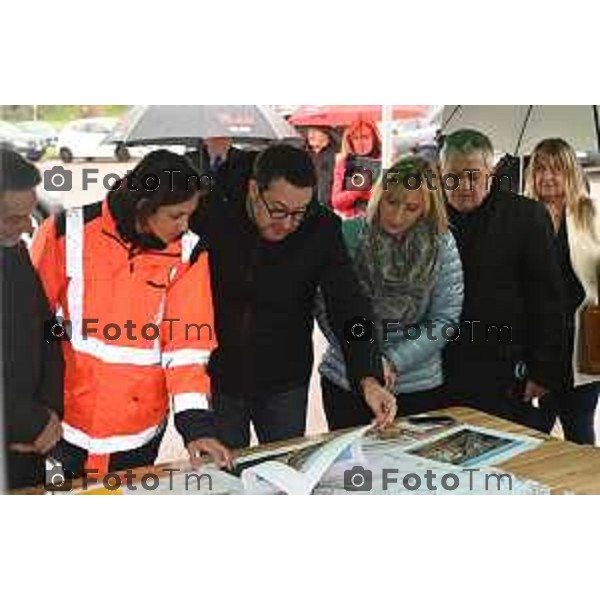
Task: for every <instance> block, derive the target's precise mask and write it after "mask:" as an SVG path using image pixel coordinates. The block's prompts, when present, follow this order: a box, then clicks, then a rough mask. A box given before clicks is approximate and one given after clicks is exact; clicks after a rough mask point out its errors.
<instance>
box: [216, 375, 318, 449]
mask: <svg viewBox="0 0 600 600" xmlns="http://www.w3.org/2000/svg"><path fill="white" fill-rule="evenodd" d="M213 410H214V414H215V422H216V426H217V435H218V438H219V440H220V441H221V442H222V443H223V444H225V445H226V446H228V447H229V448H232V449H234V450H240V449H243V448H247V447H248V446H250V423H252V424H253V425H254V429H255V431H256V435H257V437H258V440H259V442H260V443H261V444H269V443H271V442H280V441H283V440H289V439H293V438H297V437H303V436H304V435H305V433H306V413H307V410H308V386H302V387H298V388H294V389H291V390H289V391H286V392H278V393H258V394H252V395H247V396H240V395H228V394H223V393H222V392H215V393H214V394H213Z"/></svg>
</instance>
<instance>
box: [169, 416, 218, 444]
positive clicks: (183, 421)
mask: <svg viewBox="0 0 600 600" xmlns="http://www.w3.org/2000/svg"><path fill="white" fill-rule="evenodd" d="M175 429H176V430H177V433H179V435H180V436H181V437H182V438H183V442H184V444H185V445H186V446H187V445H188V444H189V443H190V442H195V441H196V440H199V439H202V438H216V437H217V433H216V428H215V420H214V414H213V412H212V411H210V410H186V411H184V412H180V413H177V414H176V415H175Z"/></svg>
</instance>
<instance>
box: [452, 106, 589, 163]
mask: <svg viewBox="0 0 600 600" xmlns="http://www.w3.org/2000/svg"><path fill="white" fill-rule="evenodd" d="M594 109H596V112H597V109H598V106H594V105H571V106H559V105H531V106H530V105H519V106H495V105H489V106H487V105H479V106H477V105H470V106H469V105H454V106H451V105H447V106H445V107H444V112H443V117H442V133H443V134H445V135H447V134H449V133H452V132H453V131H457V130H458V129H464V128H469V129H477V130H478V131H481V132H482V133H485V134H486V135H487V136H489V137H490V138H491V140H492V142H493V144H494V148H495V150H496V151H497V152H499V153H503V154H504V153H510V154H531V152H532V151H533V149H534V147H535V145H536V144H537V143H538V142H540V141H541V140H543V139H545V138H549V137H560V138H563V139H565V140H566V141H567V142H569V143H570V144H571V145H572V146H573V147H574V148H575V150H576V151H578V152H589V151H599V150H600V147H599V139H598V132H597V129H598V125H597V123H596V120H595V114H594V113H595V110H594Z"/></svg>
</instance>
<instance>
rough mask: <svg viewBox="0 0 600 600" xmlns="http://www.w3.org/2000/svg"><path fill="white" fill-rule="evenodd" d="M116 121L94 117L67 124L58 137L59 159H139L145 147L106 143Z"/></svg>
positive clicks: (66, 161)
mask: <svg viewBox="0 0 600 600" xmlns="http://www.w3.org/2000/svg"><path fill="white" fill-rule="evenodd" d="M116 124H117V119H113V118H110V117H97V118H93V119H79V120H77V121H72V122H71V123H69V124H67V125H66V126H65V127H64V128H63V130H62V131H61V132H60V134H59V136H58V142H57V144H56V147H57V148H58V153H59V156H60V158H61V160H62V161H63V162H65V163H70V162H71V161H73V160H74V159H76V158H82V159H84V160H88V161H89V160H94V159H95V158H112V159H113V160H115V159H116V160H118V161H121V162H126V161H128V160H130V159H131V158H142V157H143V156H144V155H145V154H146V153H147V152H148V148H145V147H141V146H140V147H134V148H127V147H126V146H123V145H122V144H114V143H106V138H107V137H108V135H109V134H110V133H111V132H112V130H113V129H114V127H115V125H116Z"/></svg>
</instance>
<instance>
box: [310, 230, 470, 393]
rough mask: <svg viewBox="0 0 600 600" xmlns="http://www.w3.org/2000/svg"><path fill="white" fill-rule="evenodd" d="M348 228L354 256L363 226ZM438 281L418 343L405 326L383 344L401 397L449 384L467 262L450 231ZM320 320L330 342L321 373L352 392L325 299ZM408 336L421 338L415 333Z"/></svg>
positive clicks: (421, 318)
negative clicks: (445, 364) (447, 350)
mask: <svg viewBox="0 0 600 600" xmlns="http://www.w3.org/2000/svg"><path fill="white" fill-rule="evenodd" d="M346 223H347V224H346ZM346 223H345V225H344V227H345V229H344V235H345V238H346V243H347V245H348V249H349V251H350V253H351V254H352V255H353V254H354V253H355V251H356V247H357V244H356V237H357V232H358V228H359V227H358V225H357V222H356V221H355V222H351V221H348V222H346ZM434 277H435V283H434V285H433V288H432V292H431V295H430V297H429V298H427V299H426V300H424V301H423V303H422V305H421V307H420V309H419V313H418V323H419V325H420V329H421V334H420V336H419V337H418V339H408V338H406V337H405V335H404V334H405V332H404V331H403V328H402V327H400V331H398V332H397V333H393V334H391V333H390V334H389V335H388V339H387V341H386V342H384V344H383V351H384V354H385V356H386V357H387V359H388V360H389V361H390V362H391V363H392V364H393V365H394V367H395V369H396V373H397V378H396V386H395V389H394V390H393V391H394V393H395V394H396V395H398V394H410V393H413V392H421V391H426V390H432V389H435V388H437V387H439V386H441V385H442V384H443V383H444V377H443V370H442V350H443V348H444V346H445V345H446V344H447V343H448V341H447V339H446V338H452V336H453V335H454V334H455V333H456V331H457V329H456V328H457V327H459V322H460V316H461V313H462V308H463V298H464V282H463V268H462V263H461V260H460V255H459V253H458V248H457V246H456V241H455V240H454V236H453V235H452V234H451V233H450V232H448V233H445V234H443V235H442V237H441V240H440V252H439V258H438V263H437V266H436V272H435V275H434ZM317 319H318V321H319V325H320V327H321V330H322V331H323V333H324V334H325V337H326V338H327V340H328V342H329V348H328V349H327V351H326V353H325V356H324V358H323V361H322V363H321V366H320V369H319V371H320V373H321V375H322V376H324V377H326V378H327V379H329V380H330V381H332V382H333V383H335V384H336V385H338V386H340V387H342V388H344V389H345V390H350V386H349V384H348V378H347V376H346V366H345V362H344V357H343V354H342V350H341V348H340V345H339V343H338V342H337V340H336V338H335V336H334V335H333V334H332V332H331V329H330V327H329V325H328V323H327V318H326V316H325V311H324V305H323V303H322V302H321V301H320V300H319V301H318V302H317ZM406 333H408V334H409V335H410V336H414V337H416V335H415V330H411V331H408V332H406ZM430 338H432V339H430ZM450 343H452V342H450Z"/></svg>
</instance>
